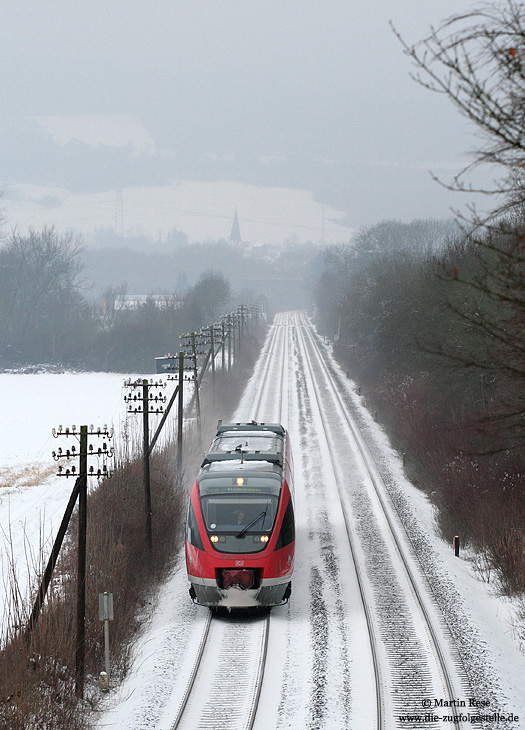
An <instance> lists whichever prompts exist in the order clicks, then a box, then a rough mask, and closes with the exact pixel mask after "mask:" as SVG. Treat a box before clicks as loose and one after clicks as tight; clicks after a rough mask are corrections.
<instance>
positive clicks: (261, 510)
mask: <svg viewBox="0 0 525 730" xmlns="http://www.w3.org/2000/svg"><path fill="white" fill-rule="evenodd" d="M201 505H202V514H203V517H204V522H205V523H206V528H207V529H208V530H209V531H210V532H217V533H220V532H228V533H235V535H236V536H237V537H239V538H242V537H244V535H247V534H248V535H249V534H252V533H255V532H256V533H261V532H269V531H270V530H271V529H272V527H273V523H274V522H275V516H276V514H277V506H278V498H277V497H276V496H274V495H272V494H258V495H256V496H255V495H250V496H247V495H242V497H241V495H235V494H232V495H231V496H229V495H223V494H220V495H219V494H218V495H213V496H208V497H202V500H201Z"/></svg>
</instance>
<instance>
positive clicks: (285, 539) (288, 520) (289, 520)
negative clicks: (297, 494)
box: [275, 499, 295, 550]
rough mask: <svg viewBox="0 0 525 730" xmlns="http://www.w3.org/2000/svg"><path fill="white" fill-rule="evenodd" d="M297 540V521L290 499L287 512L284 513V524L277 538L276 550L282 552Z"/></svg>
mask: <svg viewBox="0 0 525 730" xmlns="http://www.w3.org/2000/svg"><path fill="white" fill-rule="evenodd" d="M294 540H295V520H294V513H293V504H292V500H291V499H290V500H289V502H288V505H287V507H286V510H285V511H284V517H283V524H282V525H281V531H280V533H279V537H278V538H277V544H276V546H275V549H276V550H280V549H281V548H283V547H286V545H289V544H290V543H291V542H293V541H294Z"/></svg>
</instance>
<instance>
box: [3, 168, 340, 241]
mask: <svg viewBox="0 0 525 730" xmlns="http://www.w3.org/2000/svg"><path fill="white" fill-rule="evenodd" d="M4 188H5V190H4V196H3V199H2V213H3V215H4V217H5V219H6V220H5V228H6V229H7V230H10V229H12V228H13V227H14V226H17V227H18V229H19V230H21V231H23V232H25V231H26V230H27V228H28V227H32V228H36V229H39V228H42V227H43V226H46V225H47V226H51V225H53V226H56V228H57V229H58V230H59V231H61V232H63V231H65V230H73V231H75V232H77V233H80V234H82V235H83V236H85V238H86V241H87V243H88V244H89V240H90V236H91V235H92V234H93V233H94V231H96V230H97V229H98V228H112V229H114V228H115V213H116V205H117V193H116V191H115V190H108V191H105V192H94V193H74V192H72V191H70V190H65V189H63V188H52V187H41V186H38V185H23V184H12V185H10V184H7V185H6V186H4ZM235 211H237V213H238V216H239V223H240V229H241V236H242V240H243V241H244V242H247V243H251V244H253V245H260V244H264V243H270V244H272V245H277V246H281V245H283V244H284V243H285V242H286V241H287V240H293V241H297V242H305V241H312V242H313V243H319V242H320V241H323V240H324V241H325V242H326V243H339V242H344V241H348V239H349V238H350V237H351V235H352V232H353V231H352V230H351V229H350V228H348V227H346V226H345V225H344V219H345V217H346V216H345V214H344V213H343V212H342V211H339V210H336V209H335V208H331V207H329V206H323V205H322V204H321V203H318V202H316V201H315V200H314V199H313V196H312V194H311V193H310V192H309V191H306V190H295V189H291V188H264V187H256V186H253V185H244V184H242V183H237V182H192V181H184V180H179V181H175V182H172V183H171V184H169V185H164V186H159V187H136V188H127V189H124V190H123V191H122V216H123V230H124V233H125V234H126V235H128V234H131V235H133V234H141V233H142V234H147V235H149V236H151V237H153V238H154V239H155V240H157V239H159V238H160V239H161V240H166V234H167V233H168V232H169V231H170V230H172V229H173V228H176V229H177V230H179V231H183V232H184V233H186V234H187V235H188V237H189V239H190V241H207V240H211V241H217V240H221V239H225V240H228V239H229V236H230V231H231V228H232V223H233V217H234V214H235Z"/></svg>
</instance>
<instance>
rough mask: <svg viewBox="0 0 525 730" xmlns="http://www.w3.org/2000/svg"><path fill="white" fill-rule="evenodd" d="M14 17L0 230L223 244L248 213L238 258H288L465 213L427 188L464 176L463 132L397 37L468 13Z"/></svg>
mask: <svg viewBox="0 0 525 730" xmlns="http://www.w3.org/2000/svg"><path fill="white" fill-rule="evenodd" d="M6 5H7V7H4V8H3V11H2V15H3V17H2V28H3V42H2V48H1V49H0V60H1V63H2V67H3V69H4V73H3V74H2V78H1V79H0V91H1V92H2V96H3V98H4V99H9V104H6V105H4V107H3V109H2V111H1V112H0V169H1V170H2V180H1V182H2V186H3V189H4V197H3V201H2V206H3V210H4V215H5V217H6V219H7V220H6V222H7V225H8V227H12V226H15V225H16V226H18V227H20V228H22V229H25V228H27V227H28V226H29V225H32V226H33V227H41V226H42V225H53V224H55V225H57V226H59V228H60V229H61V230H65V229H66V228H70V229H74V230H76V231H78V232H81V233H84V234H86V235H87V237H88V239H90V238H92V236H93V233H94V231H95V230H96V229H98V228H107V227H113V228H115V229H117V230H118V229H119V228H121V229H122V232H123V233H128V232H132V233H136V232H137V231H143V232H147V233H148V234H149V235H151V236H153V238H158V237H159V235H160V236H161V237H162V236H164V237H166V235H167V232H168V231H169V230H171V229H172V228H176V229H178V230H182V231H183V232H184V233H186V234H187V235H188V236H189V238H190V240H191V241H193V240H200V241H204V240H207V239H212V240H218V239H220V238H225V239H228V236H229V233H230V229H231V223H232V220H233V215H234V212H235V210H236V209H238V213H239V218H240V222H241V232H242V234H243V239H244V240H246V241H249V242H251V243H256V244H263V243H272V244H277V245H283V243H284V242H286V241H287V240H290V239H291V240H299V241H308V240H310V241H313V242H316V243H317V242H320V241H327V242H338V241H343V240H345V239H347V238H348V237H349V236H350V235H351V232H352V231H353V230H355V228H357V227H359V226H362V225H369V224H372V223H375V222H377V221H380V220H382V219H385V218H396V219H405V220H410V219H412V218H418V217H447V216H448V215H449V209H450V207H451V206H453V205H455V204H457V201H455V200H454V196H452V195H451V194H450V193H449V192H447V191H446V190H444V189H443V188H440V187H439V186H438V185H436V184H435V183H434V182H433V181H432V179H431V177H430V175H429V170H433V172H434V173H437V174H438V175H442V176H443V177H444V178H445V179H449V178H451V177H452V176H453V175H454V174H455V173H456V172H458V171H459V169H460V168H461V167H462V166H463V165H464V163H465V158H464V156H463V152H464V150H465V149H466V148H468V146H469V145H470V142H471V138H470V136H469V135H470V134H471V129H470V128H469V127H468V126H467V125H466V123H465V122H463V121H462V120H461V118H460V117H459V116H457V115H456V114H455V112H454V111H453V110H452V109H451V108H450V107H449V106H448V105H447V104H446V103H445V102H444V100H443V99H440V98H437V97H434V96H432V95H429V94H428V93H425V92H424V90H422V89H421V88H420V87H418V86H417V85H416V84H414V83H413V82H412V81H411V79H410V78H409V72H410V70H411V64H410V61H409V60H408V59H407V58H406V57H405V56H404V55H403V53H402V49H401V46H400V44H399V42H398V40H397V39H396V38H395V36H394V34H393V32H392V30H391V28H390V27H389V21H390V20H392V21H393V22H394V24H395V25H396V27H397V28H398V30H399V31H400V32H401V33H402V34H403V36H404V37H405V38H406V39H407V40H408V41H409V42H415V41H416V40H419V39H420V38H421V37H423V36H424V35H425V34H426V33H427V31H428V28H429V26H430V25H431V24H438V23H439V22H440V21H441V20H442V19H443V18H445V17H447V16H448V15H450V14H451V13H453V12H460V11H461V10H464V9H467V8H468V7H469V5H470V3H469V2H466V0H461V1H460V2H459V3H458V2H452V0H444V1H443V2H441V3H439V6H436V5H435V4H427V3H421V2H416V1H415V0H404V2H402V3H396V2H393V0H387V1H386V2H385V1H382V2H379V0H375V1H374V2H370V3H366V4H357V5H352V4H349V3H348V2H346V1H343V0H330V2H328V3H326V2H319V1H315V2H313V1H311V0H310V1H309V2H306V3H305V2H299V0H290V2H286V3H282V2H280V1H278V0H270V1H269V2H266V3H264V4H258V3H253V2H247V3H246V2H244V3H241V2H237V1H236V0H227V1H226V2H221V3H212V2H208V1H205V0H199V1H198V2H189V3H187V2H184V3H180V2H179V3H168V2H166V1H165V0H153V2H151V3H144V2H142V1H141V0H131V1H127V2H123V1H122V0H117V1H116V2H114V3H112V4H111V5H110V6H109V5H108V4H107V3H103V2H100V1H99V2H93V3H89V4H88V3H85V2H81V3H75V4H71V3H68V2H65V1H63V0H52V1H51V2H50V3H46V5H45V6H42V5H40V4H39V3H36V2H32V3H30V4H29V7H30V12H29V11H28V6H27V5H26V6H24V9H22V8H21V6H20V5H19V4H15V3H7V4H6ZM177 181H178V182H177ZM181 181H182V186H181ZM174 183H177V185H179V187H177V186H176V185H175V187H174ZM190 183H191V185H190ZM264 189H273V190H274V191H275V194H274V195H273V198H272V195H265V194H264V192H263V191H264ZM120 190H123V191H124V193H123V195H122V198H121V199H122V206H121V207H119V205H120V204H119V200H120V199H119V194H118V191H120ZM276 201H279V202H276Z"/></svg>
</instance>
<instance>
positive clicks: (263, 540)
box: [261, 535, 270, 542]
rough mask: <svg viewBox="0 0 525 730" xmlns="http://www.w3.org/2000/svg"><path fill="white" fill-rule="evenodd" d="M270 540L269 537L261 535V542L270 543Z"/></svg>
mask: <svg viewBox="0 0 525 730" xmlns="http://www.w3.org/2000/svg"><path fill="white" fill-rule="evenodd" d="M269 539H270V538H269V537H268V535H261V542H268V540H269Z"/></svg>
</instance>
